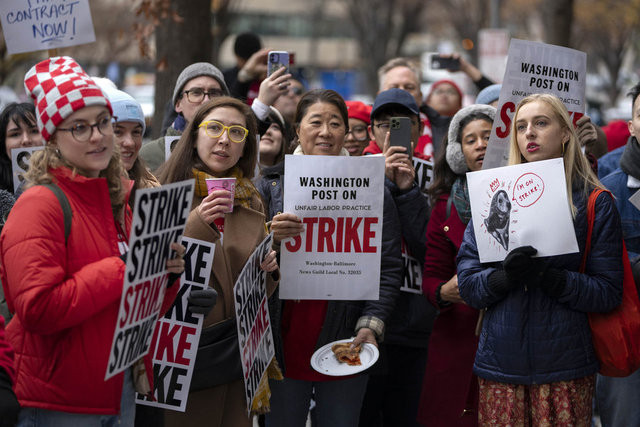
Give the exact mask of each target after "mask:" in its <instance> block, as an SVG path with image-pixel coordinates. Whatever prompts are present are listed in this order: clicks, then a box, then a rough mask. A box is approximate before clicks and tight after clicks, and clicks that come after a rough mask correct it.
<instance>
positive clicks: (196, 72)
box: [173, 62, 229, 105]
mask: <svg viewBox="0 0 640 427" xmlns="http://www.w3.org/2000/svg"><path fill="white" fill-rule="evenodd" d="M200 76H209V77H211V78H213V79H215V80H216V81H217V82H218V83H220V87H221V88H222V91H223V92H224V93H225V95H229V88H227V84H226V83H225V81H224V76H223V75H222V71H220V70H219V69H218V68H217V67H215V66H214V65H212V64H209V63H208V62H196V63H195V64H191V65H189V66H188V67H187V68H185V69H184V70H182V72H181V73H180V75H179V76H178V80H176V87H175V89H174V90H173V105H176V102H178V97H179V96H180V93H181V92H182V88H183V87H184V85H186V84H187V82H188V81H189V80H191V79H195V78H196V77H200Z"/></svg>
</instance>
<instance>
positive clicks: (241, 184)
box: [192, 167, 260, 209]
mask: <svg viewBox="0 0 640 427" xmlns="http://www.w3.org/2000/svg"><path fill="white" fill-rule="evenodd" d="M192 171H193V177H194V178H195V179H196V195H197V196H199V197H206V196H207V194H209V191H208V190H207V183H206V181H205V180H206V179H207V178H215V176H213V175H209V174H208V173H206V172H203V171H201V170H198V169H195V168H194V169H192ZM226 178H235V179H236V194H235V198H234V201H233V204H234V205H240V206H244V207H245V208H251V209H253V207H252V205H251V200H252V199H253V198H254V197H258V198H259V197H260V196H259V194H258V190H256V187H254V186H253V183H252V182H251V180H250V179H248V178H245V177H244V176H243V175H242V171H241V170H240V168H239V167H234V168H233V169H231V173H230V174H229V176H228V177H226Z"/></svg>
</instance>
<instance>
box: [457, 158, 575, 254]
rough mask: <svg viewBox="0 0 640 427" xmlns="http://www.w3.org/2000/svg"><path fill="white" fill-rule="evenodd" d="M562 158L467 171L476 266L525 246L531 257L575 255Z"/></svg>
mask: <svg viewBox="0 0 640 427" xmlns="http://www.w3.org/2000/svg"><path fill="white" fill-rule="evenodd" d="M564 177H565V175H564V162H563V159H562V158H557V159H551V160H541V161H537V162H531V163H523V164H520V165H513V166H505V167H500V168H494V169H489V170H483V171H478V172H468V173H467V181H468V182H469V195H470V199H471V200H470V201H471V212H472V214H473V215H472V217H471V218H472V220H473V228H474V232H475V237H476V243H477V247H478V253H479V255H480V262H493V261H502V260H504V258H505V257H506V255H507V254H508V253H509V252H510V251H511V250H512V249H514V248H517V247H520V246H526V245H531V246H533V247H534V248H536V249H537V250H538V253H537V255H536V256H541V257H545V256H553V255H562V254H568V253H574V252H578V243H577V241H576V233H575V231H574V228H573V219H572V216H571V209H570V207H569V201H568V199H567V187H566V185H564V183H565V178H564Z"/></svg>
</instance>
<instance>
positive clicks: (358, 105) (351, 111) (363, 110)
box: [345, 101, 371, 124]
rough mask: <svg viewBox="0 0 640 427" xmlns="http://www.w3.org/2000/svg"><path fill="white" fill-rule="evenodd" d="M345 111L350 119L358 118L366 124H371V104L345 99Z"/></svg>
mask: <svg viewBox="0 0 640 427" xmlns="http://www.w3.org/2000/svg"><path fill="white" fill-rule="evenodd" d="M345 104H347V113H348V116H349V118H350V119H359V120H362V121H363V122H365V123H366V124H371V105H366V104H364V103H362V102H360V101H345Z"/></svg>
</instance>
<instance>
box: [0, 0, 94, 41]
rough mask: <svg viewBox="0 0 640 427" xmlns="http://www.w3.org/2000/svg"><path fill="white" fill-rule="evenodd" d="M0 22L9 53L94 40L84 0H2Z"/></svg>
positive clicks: (89, 13)
mask: <svg viewBox="0 0 640 427" xmlns="http://www.w3.org/2000/svg"><path fill="white" fill-rule="evenodd" d="M0 22H2V30H3V33H4V40H5V42H6V43H7V51H8V52H9V54H15V53H22V52H32V51H36V50H45V49H56V48H59V47H66V46H74V45H78V44H84V43H91V42H94V41H96V36H95V34H94V32H93V22H92V21H91V12H90V10H89V1H88V0H2V1H1V2H0Z"/></svg>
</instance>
